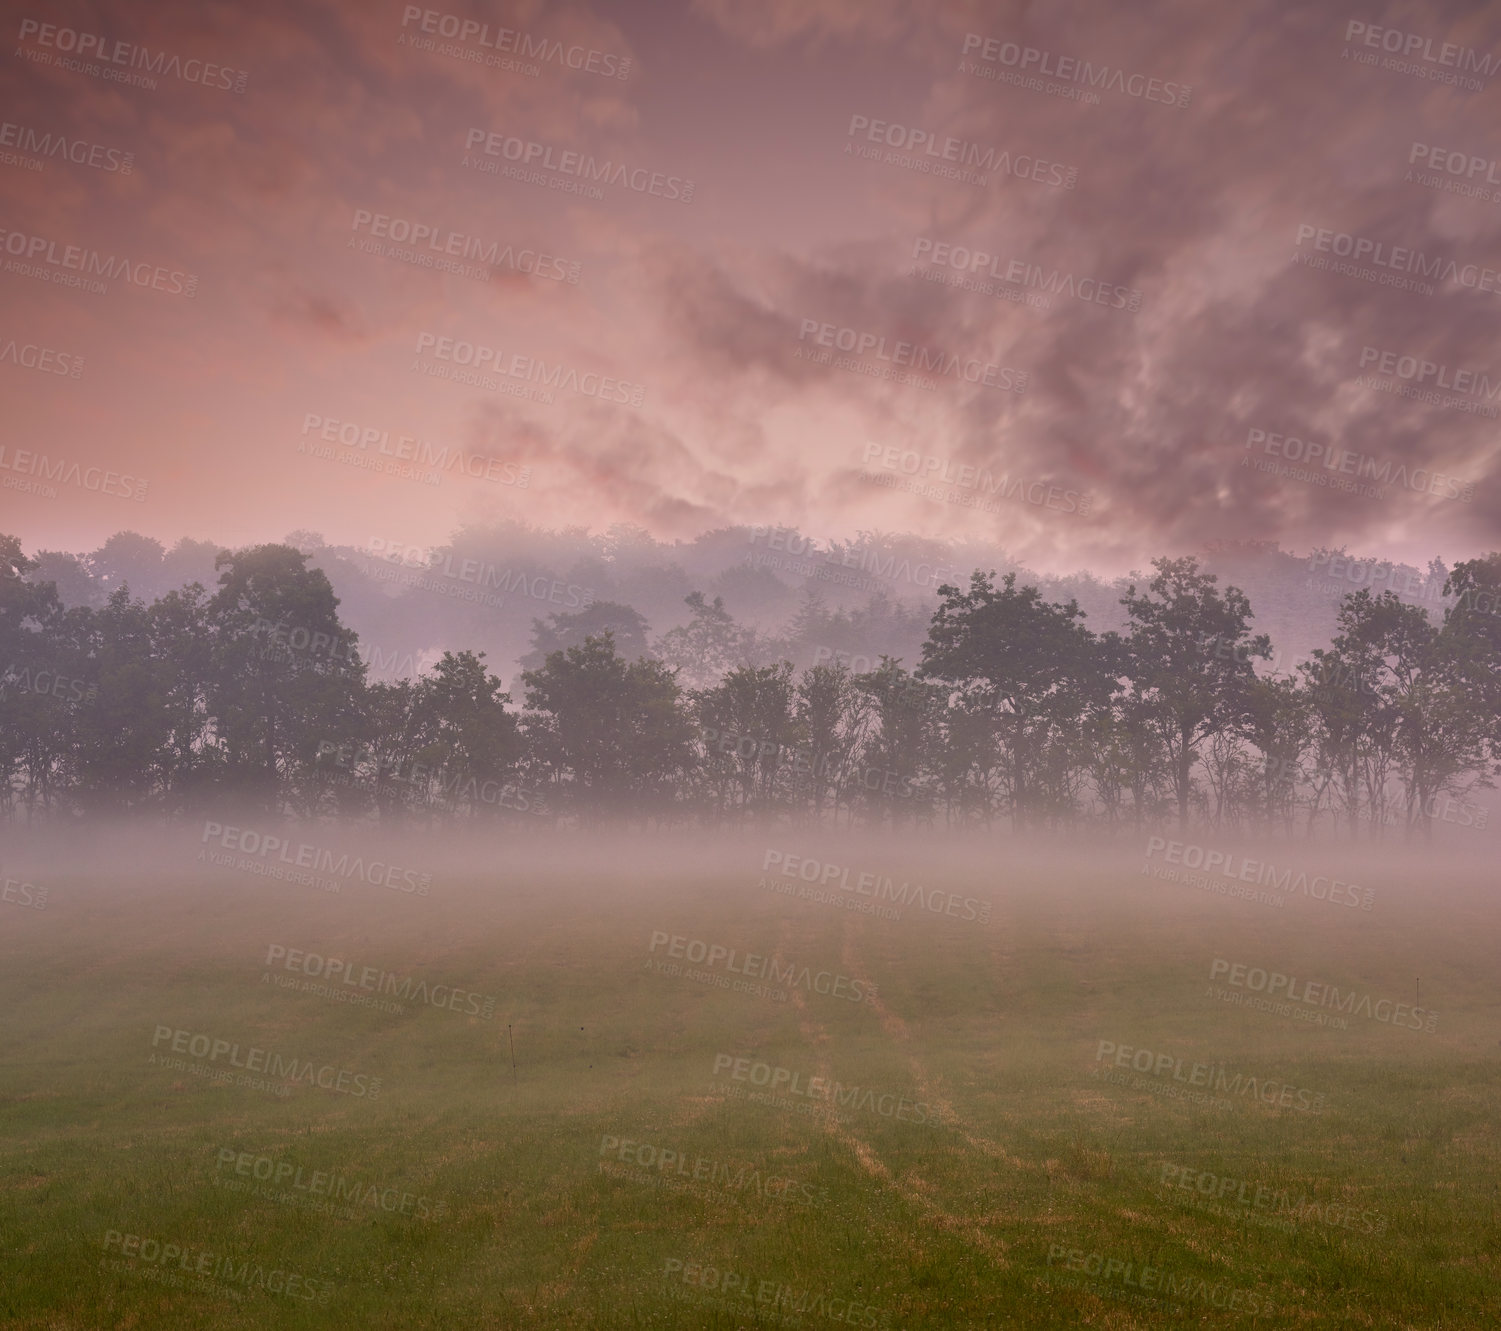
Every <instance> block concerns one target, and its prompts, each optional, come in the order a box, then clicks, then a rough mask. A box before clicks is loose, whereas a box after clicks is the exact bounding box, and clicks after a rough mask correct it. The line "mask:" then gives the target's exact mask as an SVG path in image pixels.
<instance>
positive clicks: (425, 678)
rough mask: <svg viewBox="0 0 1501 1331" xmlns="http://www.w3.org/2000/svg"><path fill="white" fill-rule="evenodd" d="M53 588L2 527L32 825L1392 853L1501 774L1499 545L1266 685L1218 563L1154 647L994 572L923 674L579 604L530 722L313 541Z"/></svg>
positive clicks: (1141, 618) (534, 660) (1150, 629)
mask: <svg viewBox="0 0 1501 1331" xmlns="http://www.w3.org/2000/svg"><path fill="white" fill-rule="evenodd" d="M34 568H35V565H34V561H31V560H29V559H28V558H27V557H26V556H25V555H24V554H23V552H22V549H21V546H20V543H19V542H18V541H17V540H15V539H14V538H12V537H0V776H3V778H4V780H3V782H0V803H3V812H4V813H5V814H6V815H8V816H10V817H25V818H28V819H39V818H45V817H56V816H68V817H77V816H84V815H89V814H98V813H140V812H148V811H149V812H154V813H159V814H163V815H166V816H169V817H170V816H192V815H201V814H205V813H209V812H211V811H213V810H215V809H218V808H222V807H224V805H225V804H226V803H228V802H234V803H235V804H238V805H249V806H251V807H255V808H258V809H260V810H263V811H264V812H265V813H266V814H268V815H288V814H290V815H294V816H300V817H318V816H333V815H340V816H346V817H348V816H361V817H379V818H381V819H387V820H401V819H423V820H430V821H434V820H435V821H445V820H451V819H455V818H500V819H507V820H511V821H514V822H517V823H520V824H522V825H526V824H527V823H529V822H530V823H533V825H540V820H543V819H545V820H549V821H552V820H556V819H559V818H567V819H575V818H576V819H581V820H585V821H588V820H594V819H601V818H628V819H634V820H638V821H647V822H654V823H659V822H681V823H698V824H708V825H724V824H726V823H741V822H758V821H759V822H766V823H770V822H773V821H778V820H796V821H807V822H810V823H817V822H825V823H828V822H833V823H840V824H854V823H871V824H887V825H898V826H899V825H904V824H923V823H927V824H933V825H937V826H945V827H956V826H977V825H979V826H983V825H989V824H992V823H996V822H1004V823H1007V824H1009V825H1010V826H1012V827H1014V828H1017V829H1045V828H1072V827H1078V826H1080V825H1084V824H1091V823H1093V824H1103V825H1114V826H1123V825H1125V826H1136V827H1146V826H1151V825H1156V824H1158V823H1160V822H1162V821H1164V820H1169V819H1171V820H1173V821H1176V822H1177V823H1178V825H1179V826H1187V825H1188V824H1190V823H1191V822H1194V821H1201V822H1203V823H1205V824H1208V825H1212V826H1215V827H1218V828H1224V829H1235V830H1244V831H1268V830H1279V831H1287V832H1291V831H1299V830H1304V829H1306V830H1309V831H1312V830H1314V829H1315V828H1318V827H1319V826H1321V825H1323V826H1332V827H1335V828H1339V829H1341V830H1344V831H1348V832H1350V833H1352V834H1354V835H1357V836H1373V837H1380V836H1382V835H1384V834H1385V832H1386V829H1388V828H1391V827H1393V826H1402V827H1405V828H1406V829H1407V830H1408V831H1409V832H1412V831H1427V830H1431V827H1432V824H1433V822H1434V821H1435V819H1438V820H1441V821H1451V822H1452V821H1460V820H1457V819H1455V818H1451V817H1449V816H1448V814H1447V810H1449V809H1450V808H1453V807H1459V808H1463V809H1474V808H1475V807H1477V806H1473V805H1470V804H1468V803H1467V802H1466V797H1467V796H1468V795H1470V793H1471V792H1472V791H1473V790H1474V789H1476V788H1477V787H1485V786H1489V785H1490V784H1491V778H1492V777H1493V776H1494V775H1495V774H1496V773H1497V772H1498V771H1501V721H1498V718H1501V707H1498V703H1501V698H1498V690H1501V617H1498V615H1497V613H1496V606H1497V604H1498V598H1497V592H1498V589H1501V554H1493V555H1490V556H1488V557H1487V558H1486V559H1482V560H1473V561H1470V562H1468V563H1463V564H1460V565H1458V566H1457V567H1456V568H1455V569H1454V570H1453V571H1452V572H1451V573H1450V575H1449V579H1448V585H1447V586H1446V588H1445V592H1446V596H1450V597H1453V598H1456V599H1454V600H1453V602H1452V603H1451V604H1449V605H1448V606H1447V608H1446V609H1445V610H1444V611H1443V616H1442V622H1441V623H1437V622H1435V620H1434V619H1432V618H1430V616H1429V615H1428V613H1427V612H1426V611H1425V610H1424V609H1423V608H1422V607H1419V606H1414V605H1410V604H1406V603H1404V602H1403V601H1401V600H1400V599H1399V598H1398V597H1397V596H1395V595H1394V594H1392V593H1390V592H1386V593H1382V594H1381V595H1373V594H1372V593H1371V592H1370V591H1359V592H1355V593H1353V594H1351V595H1349V596H1347V597H1346V598H1345V599H1344V601H1343V603H1342V605H1341V607H1340V612H1339V617H1338V632H1337V634H1336V636H1335V637H1334V639H1333V641H1332V643H1331V644H1330V645H1329V646H1328V647H1327V648H1324V649H1318V650H1314V651H1312V652H1311V653H1310V654H1309V659H1308V660H1307V661H1305V662H1303V663H1301V664H1300V665H1299V666H1298V667H1297V669H1296V670H1294V671H1291V672H1288V673H1286V674H1284V675H1281V676H1277V677H1273V676H1269V675H1267V674H1265V673H1258V671H1257V669H1256V662H1258V661H1261V662H1266V661H1268V660H1270V659H1271V655H1272V653H1271V643H1270V641H1269V640H1268V639H1267V637H1266V636H1265V635H1263V634H1256V633H1253V632H1252V629H1251V620H1252V617H1253V616H1252V611H1251V606H1250V603H1249V601H1248V599H1247V597H1246V596H1245V595H1244V594H1243V593H1242V592H1241V591H1239V590H1238V589H1237V588H1235V587H1229V586H1227V587H1225V588H1224V589H1223V590H1221V589H1220V588H1219V586H1218V584H1217V579H1216V578H1215V577H1214V576H1213V575H1211V574H1208V573H1206V572H1204V571H1202V570H1201V569H1200V568H1199V566H1198V563H1197V561H1196V560H1195V559H1193V558H1191V557H1190V558H1182V559H1159V560H1156V561H1155V562H1154V565H1153V568H1154V576H1153V577H1152V578H1151V579H1150V580H1149V581H1148V582H1147V584H1146V585H1145V586H1144V587H1141V588H1138V587H1137V585H1136V584H1135V583H1131V584H1130V585H1129V586H1128V589H1127V591H1126V594H1125V596H1124V597H1123V598H1122V600H1121V605H1122V607H1123V608H1124V610H1125V613H1126V623H1127V628H1126V630H1125V631H1124V632H1116V631H1109V632H1105V633H1103V634H1095V633H1093V632H1092V631H1091V630H1090V629H1089V628H1087V627H1086V625H1085V624H1084V622H1083V621H1084V618H1085V617H1084V614H1083V612H1082V611H1081V610H1080V609H1079V607H1078V605H1077V604H1076V603H1075V602H1073V601H1068V602H1066V603H1061V604H1060V603H1053V602H1049V601H1047V600H1045V599H1044V598H1043V596H1042V594H1041V593H1040V592H1039V591H1038V589H1037V588H1036V587H1031V586H1020V587H1019V586H1017V584H1016V577H1015V575H1014V574H1008V575H1007V576H1006V577H1004V578H1003V579H1001V580H1000V581H999V582H998V581H997V580H996V578H995V576H994V574H986V573H982V572H976V573H975V574H974V575H973V576H972V578H971V580H970V583H969V586H968V587H967V588H965V587H958V586H951V585H945V586H942V587H940V588H939V604H938V608H937V610H936V612H935V613H934V614H933V616H932V620H931V623H930V625H929V628H928V634H927V639H926V641H925V642H924V643H923V645H922V652H921V658H920V660H919V661H918V662H917V663H916V665H915V668H914V669H908V668H907V667H906V666H905V665H903V663H902V662H901V661H899V660H894V659H891V658H889V657H883V658H882V659H881V660H880V662H879V663H877V664H875V665H874V666H873V668H871V669H867V670H855V669H852V668H851V667H850V666H849V665H848V664H846V663H844V662H842V661H840V660H837V659H835V660H830V661H826V662H822V663H819V664H815V665H813V666H811V667H808V668H805V669H803V670H802V671H801V672H798V671H796V670H795V669H794V667H793V665H792V664H791V663H789V662H785V661H783V662H774V663H771V664H766V663H758V662H757V661H756V660H755V659H754V658H753V657H749V656H747V655H746V653H749V652H750V649H751V646H752V644H751V640H750V638H749V637H747V636H745V635H744V634H742V633H741V631H740V630H738V629H737V628H736V626H735V625H734V623H733V621H732V620H731V619H730V618H729V616H728V615H727V614H726V612H725V611H724V609H723V606H722V605H721V604H720V603H719V601H718V600H717V599H716V600H715V601H713V602H709V601H707V600H706V599H705V598H704V597H702V596H699V595H697V594H695V595H694V596H692V597H690V598H689V609H690V611H691V612H692V617H691V619H690V620H689V622H688V623H687V624H686V625H685V626H683V627H682V628H679V629H674V630H672V631H671V632H670V633H669V634H668V635H666V636H665V637H664V638H663V639H662V641H661V642H660V643H659V644H658V654H657V655H650V654H647V653H646V652H645V651H644V649H643V647H642V643H643V642H644V636H643V639H642V642H636V643H631V644H628V649H627V650H626V651H624V652H623V651H622V650H621V645H620V643H618V642H617V640H616V637H615V635H614V634H613V633H612V632H610V631H609V630H603V631H600V632H598V633H594V632H587V631H583V630H584V629H585V628H586V627H587V625H585V624H583V623H581V622H580V621H581V618H582V617H581V616H578V615H571V616H570V615H554V616H552V618H551V620H550V621H549V622H541V621H539V622H537V623H536V625H535V634H534V644H535V651H534V653H533V656H532V657H531V658H530V660H529V661H527V662H524V664H529V665H530V668H529V669H525V670H524V671H523V672H522V675H521V684H522V687H523V689H524V705H523V707H522V708H521V709H519V710H518V709H516V708H514V707H512V705H511V701H512V700H511V697H510V695H509V694H508V693H507V692H506V691H505V690H504V687H503V685H502V683H501V681H500V679H499V678H497V677H496V676H495V675H493V674H491V673H490V672H489V670H488V669H487V668H486V665H485V661H484V655H483V653H474V652H470V651H457V652H445V653H444V654H443V656H442V658H441V659H440V660H439V661H438V662H437V664H436V665H435V666H434V667H433V668H432V669H431V670H430V671H428V672H426V673H424V674H422V675H419V676H417V677H415V678H404V679H398V680H395V681H394V682H374V681H371V680H369V679H368V678H367V667H366V663H365V662H364V660H362V658H361V654H360V651H359V644H358V640H357V637H356V635H355V634H354V633H353V632H352V631H351V630H350V629H349V628H347V627H346V626H344V625H343V624H342V623H341V622H340V618H339V614H338V605H339V602H338V598H337V597H336V596H335V595H334V592H333V588H332V586H331V585H330V583H329V581H328V579H327V577H326V576H325V575H324V574H323V573H322V572H321V571H320V570H318V569H317V568H310V567H308V559H307V556H306V555H304V554H302V553H299V552H298V551H297V550H296V549H294V548H292V547H290V546H286V545H266V546H259V547H255V548H252V549H247V550H242V551H235V552H224V553H221V554H220V555H219V556H218V558H217V561H216V570H217V572H218V587H217V589H216V590H214V591H213V592H209V591H208V590H207V589H205V588H204V587H203V586H202V585H201V584H198V583H192V584H189V585H188V586H186V587H183V588H180V589H178V590H175V591H170V592H167V593H166V594H164V595H162V596H160V597H159V598H158V599H156V600H154V601H153V602H151V603H150V604H147V603H145V602H143V601H140V600H135V599H132V597H131V594H130V589H129V587H128V585H125V586H120V587H118V588H116V589H115V590H114V591H112V592H111V594H110V595H109V597H108V599H107V601H106V603H105V604H104V605H103V606H102V607H88V606H73V607H71V608H69V607H68V606H66V605H65V604H64V603H63V601H62V600H61V599H60V598H59V596H58V592H57V589H56V587H55V586H54V585H53V584H52V583H50V582H46V581H41V580H38V579H36V578H34V577H32V576H30V574H32V572H33V571H34ZM622 611H623V612H624V613H626V614H629V611H628V608H623V607H615V608H614V612H615V613H617V614H619V613H621V612H622ZM600 613H601V610H600V609H599V608H594V609H592V611H591V615H592V616H593V617H597V616H598V615H599V614H600ZM605 613H607V614H608V613H610V612H609V611H608V608H605ZM628 636H632V635H628ZM737 654H739V655H740V656H741V657H742V659H737ZM664 657H665V658H666V659H663V658H664ZM1454 801H1459V804H1458V805H1457V806H1456V805H1455V804H1454ZM534 820H537V821H534ZM1463 821H1466V822H1469V823H1471V824H1472V825H1473V824H1474V822H1475V821H1476V819H1475V818H1474V817H1473V816H1471V817H1470V818H1467V819H1464V820H1463Z"/></svg>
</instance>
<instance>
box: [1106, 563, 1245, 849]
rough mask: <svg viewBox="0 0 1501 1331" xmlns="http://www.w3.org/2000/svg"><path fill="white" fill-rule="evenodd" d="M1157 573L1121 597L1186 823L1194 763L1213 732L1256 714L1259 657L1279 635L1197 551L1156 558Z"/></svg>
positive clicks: (1139, 683)
mask: <svg viewBox="0 0 1501 1331" xmlns="http://www.w3.org/2000/svg"><path fill="white" fill-rule="evenodd" d="M1152 567H1153V568H1154V569H1156V570H1157V572H1156V576H1154V577H1153V578H1152V580H1151V581H1150V582H1149V583H1148V584H1147V590H1146V592H1144V593H1142V594H1140V595H1138V594H1137V591H1136V585H1135V583H1132V584H1130V586H1128V588H1127V590H1126V595H1125V596H1123V597H1122V598H1121V604H1122V605H1123V606H1124V607H1125V608H1126V613H1127V615H1128V616H1129V620H1130V635H1129V638H1128V639H1127V647H1128V651H1129V663H1128V669H1129V672H1130V677H1131V681H1132V685H1133V688H1134V691H1135V693H1136V696H1137V697H1138V698H1139V699H1140V700H1141V703H1142V715H1143V719H1144V720H1145V721H1146V722H1147V724H1148V725H1149V726H1150V727H1151V729H1152V732H1153V733H1154V734H1155V735H1156V737H1157V739H1158V742H1159V743H1160V744H1161V745H1162V748H1163V750H1164V752H1165V754H1166V756H1167V763H1168V770H1169V772H1170V774H1171V780H1172V790H1173V796H1174V800H1175V802H1176V804H1177V807H1178V826H1179V827H1180V828H1182V827H1187V825H1188V807H1189V799H1190V796H1191V793H1192V790H1193V767H1194V763H1195V762H1196V761H1197V759H1198V757H1199V749H1200V746H1201V745H1202V744H1203V743H1204V741H1205V740H1207V739H1209V738H1210V737H1211V736H1213V735H1218V734H1221V733H1223V732H1224V731H1227V730H1235V729H1239V728H1242V727H1244V726H1246V725H1247V724H1249V722H1250V720H1251V699H1252V686H1253V684H1254V682H1255V679H1256V671H1255V668H1254V667H1253V666H1252V664H1251V661H1252V658H1261V659H1266V658H1267V657H1269V656H1270V655H1271V640H1270V639H1269V638H1268V637H1267V636H1266V635H1265V634H1264V633H1263V634H1255V635H1253V634H1252V633H1251V630H1250V620H1251V618H1252V615H1251V603H1250V601H1249V600H1248V599H1247V598H1246V595H1245V593H1244V592H1242V591H1241V590H1240V589H1239V588H1238V587H1228V586H1227V587H1226V588H1225V590H1224V593H1223V595H1222V594H1221V593H1220V592H1219V591H1217V590H1216V585H1215V584H1216V583H1217V582H1218V579H1217V578H1216V577H1215V576H1214V574H1212V573H1201V572H1200V571H1199V564H1198V560H1197V559H1195V558H1194V557H1193V556H1191V555H1190V556H1187V557H1185V558H1182V559H1155V560H1153V561H1152Z"/></svg>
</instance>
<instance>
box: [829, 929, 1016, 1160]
mask: <svg viewBox="0 0 1501 1331" xmlns="http://www.w3.org/2000/svg"><path fill="white" fill-rule="evenodd" d="M856 927H857V924H856V921H855V919H854V918H853V917H850V916H846V917H845V921H844V939H843V942H842V944H841V948H840V964H841V965H842V966H844V968H845V969H846V971H847V972H848V973H849V974H850V975H851V976H853V977H854V978H855V979H857V980H859V981H861V982H862V983H864V984H865V985H867V986H870V985H874V983H875V982H874V980H872V979H871V976H870V973H869V971H868V970H867V969H866V967H865V965H864V964H863V962H862V961H861V960H860V958H859V956H858V955H857V953H856V950H855V944H856V941H857V940H856V938H855V937H854V931H855V928H856ZM864 1001H865V1003H866V1004H867V1006H869V1007H870V1009H871V1010H872V1011H873V1012H874V1013H875V1014H876V1019H877V1020H878V1021H879V1022H880V1023H881V1029H882V1030H883V1031H885V1032H886V1035H887V1037H888V1038H889V1039H890V1040H891V1042H892V1044H893V1045H894V1046H895V1047H896V1048H898V1049H899V1050H900V1051H901V1054H902V1057H903V1058H904V1059H905V1060H906V1062H907V1066H908V1068H909V1069H910V1071H911V1073H912V1080H913V1081H914V1082H915V1083H916V1084H917V1087H918V1089H919V1091H920V1092H921V1094H922V1097H923V1101H924V1102H925V1103H926V1104H928V1105H931V1106H932V1107H933V1108H934V1109H936V1110H937V1111H938V1114H937V1117H938V1119H939V1121H940V1122H941V1123H942V1124H943V1125H944V1127H946V1128H948V1129H949V1131H951V1132H953V1133H956V1134H957V1135H958V1136H959V1137H960V1138H961V1139H962V1140H963V1141H964V1142H965V1143H966V1144H967V1145H968V1146H970V1147H971V1148H972V1149H973V1150H976V1151H978V1152H979V1153H980V1154H981V1155H984V1156H985V1157H987V1158H988V1159H991V1160H998V1161H1000V1162H1001V1163H1003V1164H1007V1165H1010V1166H1012V1167H1013V1168H1016V1169H1026V1170H1036V1169H1039V1168H1040V1167H1041V1166H1039V1165H1038V1164H1036V1163H1035V1162H1034V1161H1031V1160H1024V1159H1022V1158H1021V1157H1020V1156H1018V1155H1013V1154H1012V1153H1011V1152H1010V1151H1008V1150H1007V1149H1006V1148H1005V1147H1004V1146H1002V1145H1001V1144H1000V1143H999V1142H996V1141H992V1140H991V1139H990V1138H989V1137H986V1136H984V1135H983V1134H981V1133H980V1132H978V1131H976V1130H975V1129H973V1128H972V1127H970V1125H969V1124H967V1123H966V1122H965V1121H964V1119H963V1118H962V1117H961V1116H960V1114H959V1111H958V1110H957V1109H955V1108H954V1105H953V1102H952V1101H951V1100H949V1098H948V1096H947V1095H945V1094H944V1093H943V1092H942V1090H941V1089H940V1087H939V1084H938V1081H937V1079H936V1077H935V1076H934V1075H933V1074H932V1073H930V1071H929V1070H928V1066H927V1064H926V1063H925V1062H924V1061H923V1060H922V1058H921V1057H920V1056H919V1055H918V1053H917V1052H916V1044H915V1042H914V1040H913V1039H912V1033H911V1031H910V1030H909V1029H908V1026H907V1023H906V1022H905V1021H904V1020H902V1018H901V1017H899V1016H898V1015H897V1014H896V1013H895V1012H893V1011H892V1010H891V1009H890V1008H889V1007H887V1005H886V1003H885V1001H884V1000H883V999H882V998H881V997H880V996H879V994H878V993H867V995H866V998H865V1000H864Z"/></svg>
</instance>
